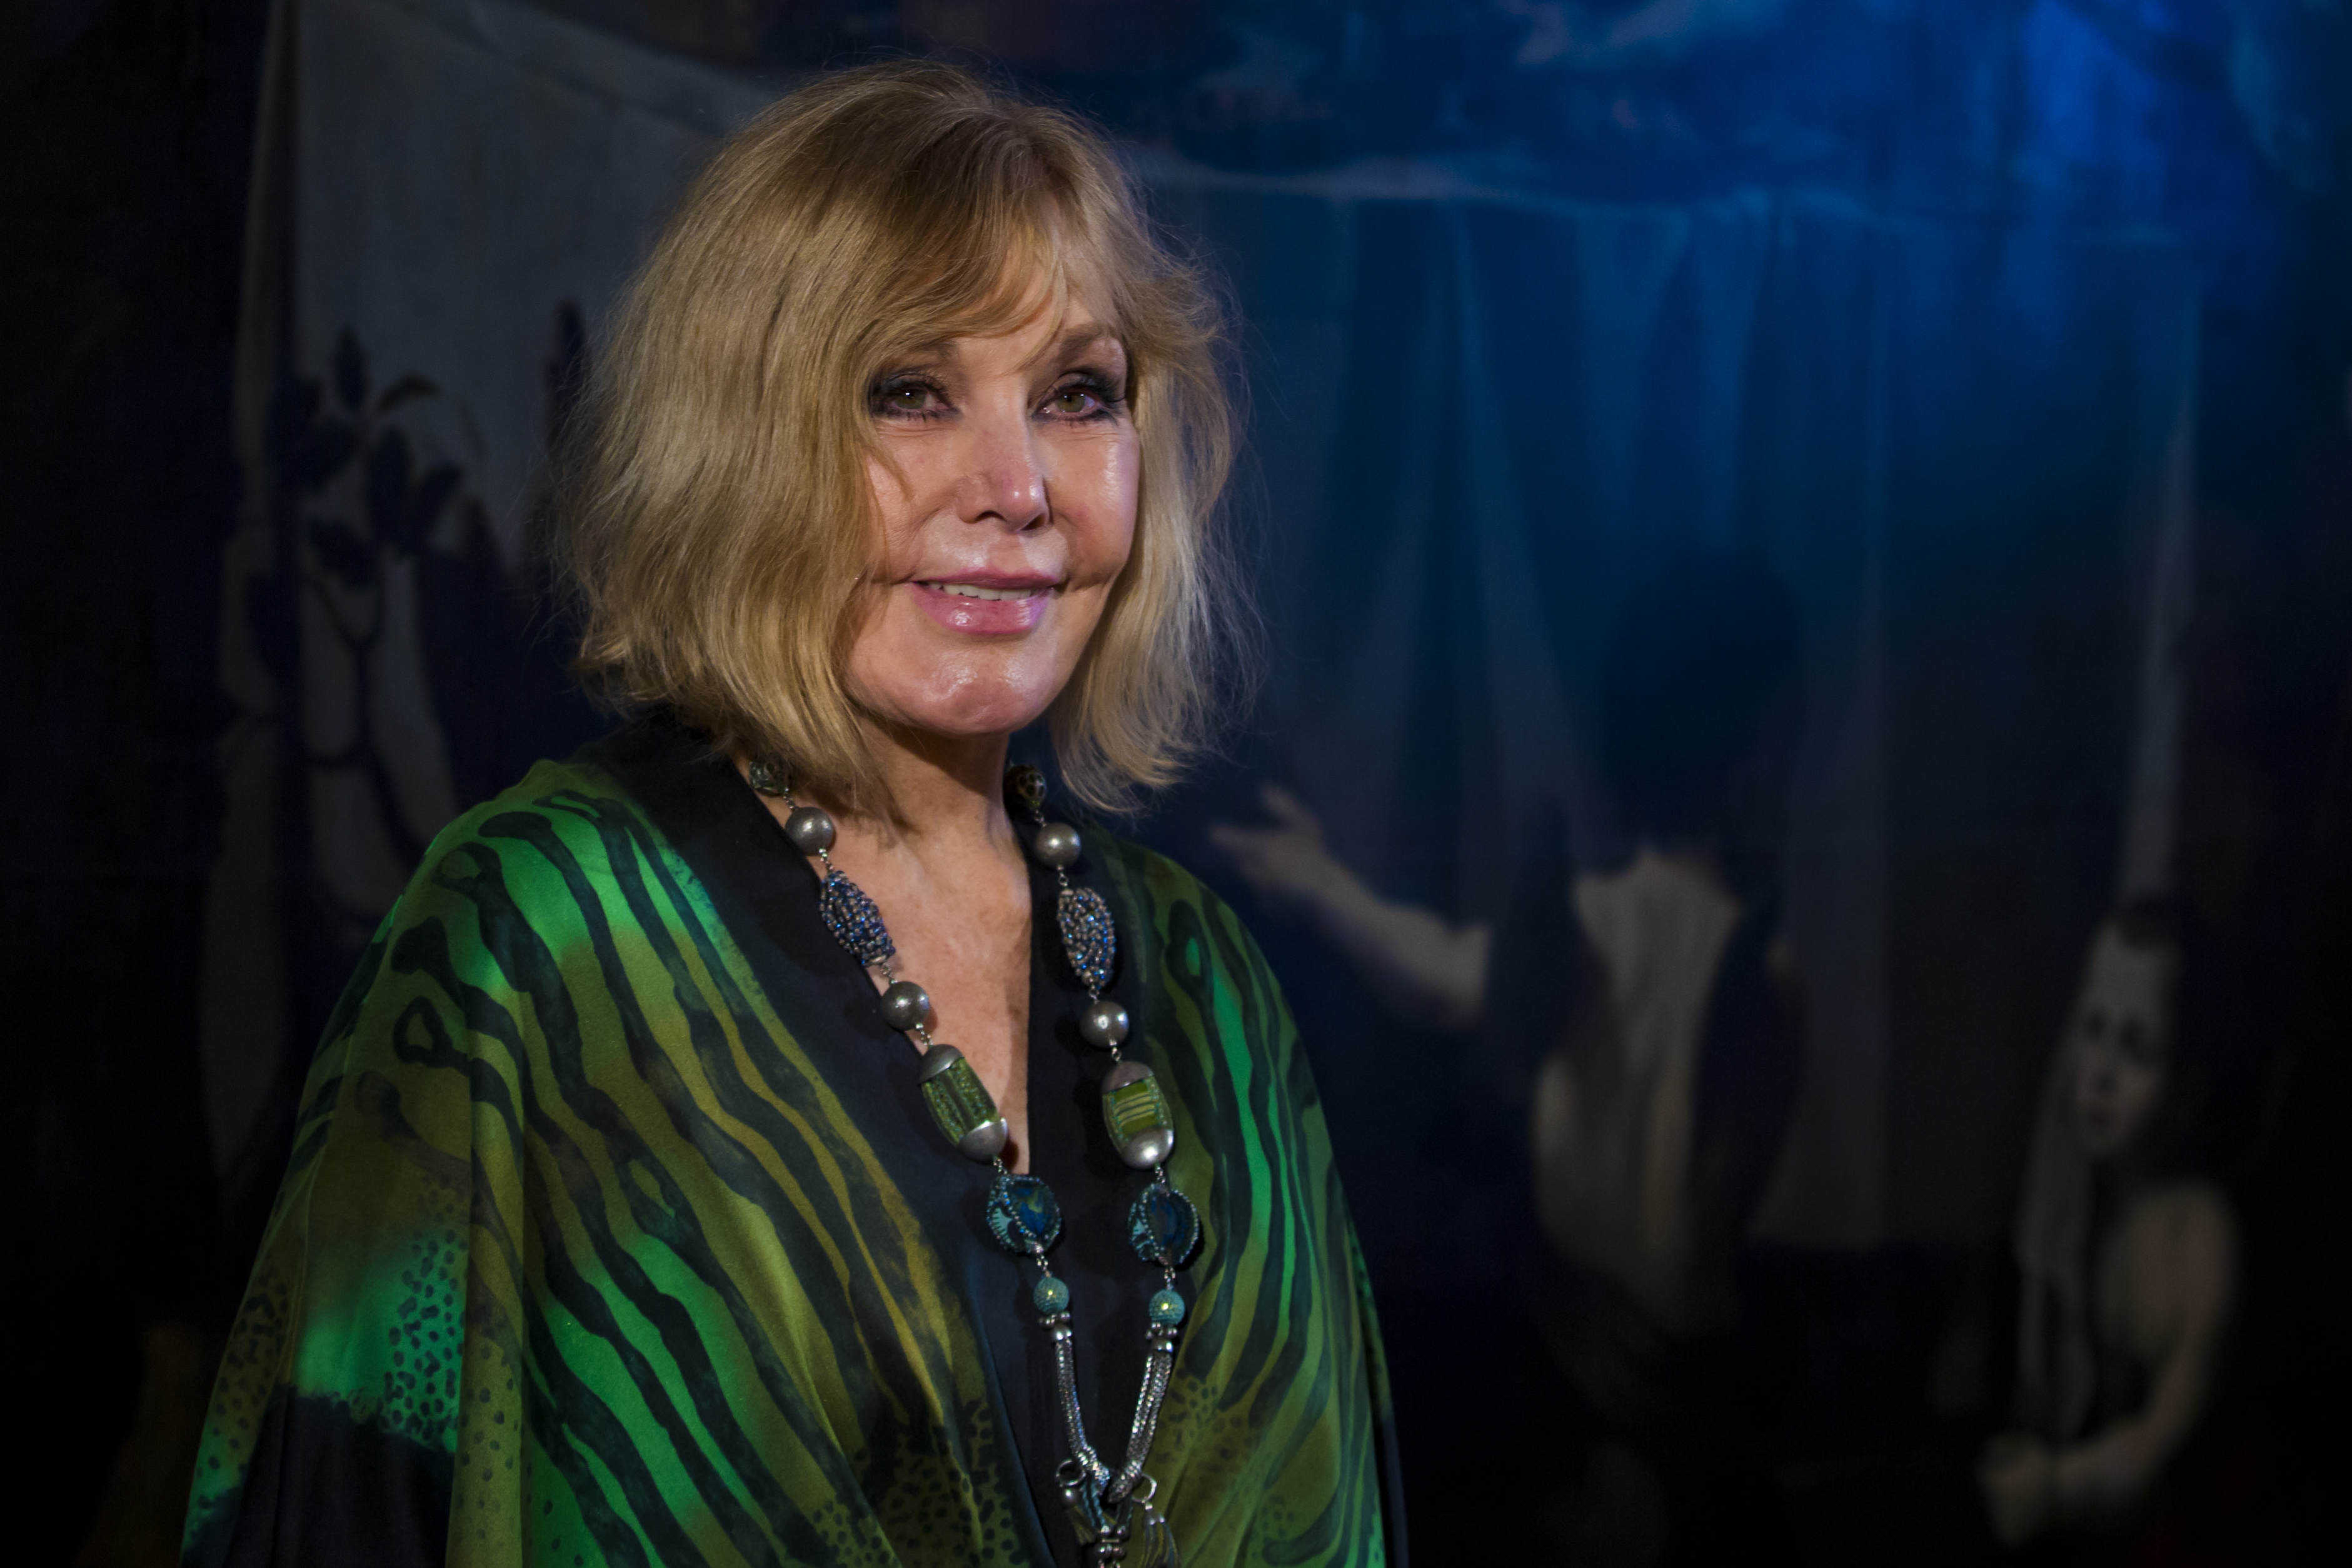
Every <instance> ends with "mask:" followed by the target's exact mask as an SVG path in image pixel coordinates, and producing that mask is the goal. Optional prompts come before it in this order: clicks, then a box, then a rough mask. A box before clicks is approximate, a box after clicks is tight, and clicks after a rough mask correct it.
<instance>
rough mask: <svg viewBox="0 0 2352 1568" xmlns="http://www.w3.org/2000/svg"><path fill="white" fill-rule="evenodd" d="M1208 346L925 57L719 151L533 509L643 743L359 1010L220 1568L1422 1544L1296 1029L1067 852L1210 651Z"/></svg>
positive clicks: (1194, 705) (245, 1320)
mask: <svg viewBox="0 0 2352 1568" xmlns="http://www.w3.org/2000/svg"><path fill="white" fill-rule="evenodd" d="M1214 326H1215V322H1214V319H1213V312H1212V311H1211V310H1210V309H1209V307H1208V305H1207V303H1206V301H1205V299H1204V296H1203V294H1202V290H1201V288H1200V285H1199V283H1198V282H1197V281H1196V279H1194V278H1193V277H1192V274H1191V273H1189V272H1188V271H1187V270H1186V269H1185V268H1182V267H1181V266H1179V265H1177V264H1175V263H1174V262H1172V261H1171V259H1170V258H1169V257H1168V256H1167V255H1166V254H1165V253H1164V252H1163V251H1162V250H1161V249H1160V247H1158V246H1157V245H1156V244H1155V243H1154V241H1153V239H1152V238H1151V237H1150V232H1149V230H1148V229H1147V227H1146V226H1145V225H1144V223H1143V221H1142V219H1141V218H1140V217H1139V213H1138V209H1137V206H1136V203H1135V199H1134V196H1133V195H1132V194H1131V193H1130V191H1129V188H1128V186H1127V184H1126V183H1125V181H1124V180H1123V178H1122V176H1121V174H1120V173H1119V171H1118V167H1117V165H1116V164H1115V163H1114V162H1113V161H1112V158H1111V156H1110V155H1109V153H1108V151H1107V150H1106V148H1105V147H1104V146H1103V144H1102V143H1101V142H1099V140H1098V139H1097V137H1096V136H1095V135H1094V134H1092V133H1091V132H1088V131H1087V130H1085V129H1084V128H1082V127H1081V126H1079V125H1078V124H1076V122H1074V121H1071V120H1069V119H1068V118H1066V117H1065V116H1062V115H1060V114H1057V113H1054V112H1050V111H1047V110H1041V109H1038V108H1035V107H1032V106H1028V105H1024V104H1022V103H1020V102H1017V101H1013V100H1008V99H1006V98H1004V97H1002V96H1000V95H997V94H995V93H993V92H992V91H991V90H989V89H986V88H984V87H983V86H982V85H981V84H980V83H978V82H976V81H975V80H974V79H971V78H970V77H968V76H966V75H964V74H962V73H960V72H958V71H955V70H952V69H950V68H943V67H938V66H932V65H925V64H898V65H893V66H887V67H881V68H867V69H864V70H860V71H854V72H849V73H846V74H844V75H840V76H835V77H833V78H830V79H826V80H824V81H823V82H821V83H818V84H816V85H814V86H812V87H810V88H808V89H803V91H801V92H798V93H795V94H794V95H793V96H792V97H790V98H788V99H786V100H783V101H782V102H781V103H779V104H777V105H776V106H775V107H774V108H773V109H772V110H770V111H769V112H768V113H766V114H765V115H763V116H762V117H761V119H760V120H759V121H756V122H755V123H753V124H752V125H751V127H750V128H749V129H748V130H746V131H745V132H742V133H741V134H740V135H739V136H738V137H736V138H735V139H734V140H733V141H732V142H730V144H729V145H728V146H727V147H726V148H725V149H724V150H722V151H721V152H720V153H719V155H718V157H717V159H716V160H715V161H714V162H713V163H712V164H711V165H710V167H709V169H708V170H707V171H705V173H704V174H702V175H701V177H700V178H699V180H698V182H697V183H696V184H695V185H694V187H693V189H692V190H691V191H690V192H689V194H688V196H687V198H686V200H685V202H684V204H683V205H682V206H681V208H680V210H679V212H678V213H677V216H676V217H675V218H674V219H673V221H672V222H671V224H670V226H669V228H668V229H667V232H666V233H665V235H664V236H663V237H662V239H661V241H660V242H659V244H658V246H657V247H656V251H655V254H654V256H653V258H652V259H651V261H650V262H649V263H648V264H647V266H646V269H645V271H644V273H643V275H642V276H641V277H640V278H639V279H638V280H637V282H636V284H635V288H634V289H633V292H632V294H631V296H630V298H629V300H628V302H627V305H626V308H625V310H624V312H623V314H622V317H621V320H620V322H619V324H618V326H617V329H616V331H615V333H614V342H613V343H612V345H611V347H610V350H609V352H608V353H607V354H606V355H605V357H604V362H603V364H602V366H601V371H600V376H601V380H600V383H599V384H598V386H597V387H596V388H595V390H594V393H593V397H592V400H591V404H590V413H589V417H588V419H587V420H586V423H585V425H584V427H583V428H584V434H583V437H581V441H580V445H579V447H578V449H577V451H576V452H575V453H574V455H573V457H572V461H571V464H570V467H569V470H568V472H567V476H566V480H567V488H566V493H565V499H564V507H563V518H564V528H565V530H566V531H565V534H564V536H563V541H562V551H563V556H564V560H565V563H566V564H567V566H568V568H569V571H570V574H571V577H572V582H573V584H575V586H576V589H577V593H578V597H579V603H580V606H581V609H582V612H583V619H584V625H585V635H584V637H583V647H582V652H581V665H582V668H583V670H584V671H585V672H587V673H588V674H590V675H591V676H592V677H593V678H594V679H596V680H597V681H598V682H599V683H600V685H601V686H602V687H603V689H604V690H605V691H607V692H608V693H610V694H611V695H612V696H613V697H614V699H615V700H618V701H619V702H621V703H622V704H624V705H625V707H626V708H628V709H629V710H632V711H633V712H634V713H635V715H636V718H635V722H634V723H633V724H632V725H631V726H630V727H628V728H627V729H625V731H623V732H621V733H620V734H619V735H618V736H617V737H616V738H614V739H613V740H611V741H608V742H603V743H601V744H599V745H597V746H595V747H592V748H590V749H589V750H588V751H586V752H583V753H582V754H580V755H579V756H577V757H575V758H573V759H572V761H570V762H568V763H560V764H557V763H541V765H540V766H538V767H537V768H535V769H534V770H533V771H532V772H531V773H530V776H529V777H527V778H526V779H524V780H523V782H522V783H521V784H519V785H517V786H516V787H515V788H514V789H512V790H510V791H509V792H508V793H507V794H506V795H502V796H500V797H499V799H497V800H494V801H492V802H490V803H489V804H488V805H484V806H481V807H479V808H478V809H476V810H475V811H472V812H470V813H468V814H467V816H463V817H461V818H460V819H459V820H458V821H457V822H456V823H455V824H453V825H452V826H450V827H449V828H448V829H447V830H446V832H444V833H443V834H442V835H441V837H439V838H438V839H437V840H436V843H435V844H434V845H433V847H432V848H431V850H430V851H429V852H428V853H427V855H426V856H425V862H424V865H423V866H422V868H420V870H419V871H418V873H417V876H416V878H415V880H414V881H413V882H412V883H411V885H410V887H409V889H408V890H407V891H406V893H405V894H404V895H403V897H402V899H401V900H400V902H399V904H398V905H397V906H396V907H395V908H394V910H393V911H392V913H391V915H390V916H389V917H388V918H387V919H386V921H384V924H383V930H382V931H381V932H380V934H379V936H378V939H377V941H376V942H375V944H374V946H373V948H372V949H371V951H370V952H369V954H368V956H367V957H366V959H365V961H364V962H363V963H362V966H361V969H360V972H359V973H358V974H357V976H355V977H354V979H353V980H352V984H351V987H350V990H349V991H348V993H347V994H346V995H345V998H344V1001H343V1003H342V1004H341V1007H340V1008H339V1010H338V1011H337V1013H336V1016H335V1017H334V1018H333V1020H332V1022H331V1025H330V1026H329V1028H328V1031H327V1036H326V1038H325V1040H324V1042H323V1043H322V1045H321V1047H320V1052H319V1057H318V1060H317V1064H316V1066H315V1067H314V1068H313V1069H312V1072H311V1078H310V1086H309V1089H308V1092H307V1094H306V1096H305V1101H306V1103H305V1109H304V1111H303V1114H302V1121H301V1123H300V1126H299V1130H298V1133H297V1139H296V1152H295V1154H294V1157H293V1160H292V1163H291V1165H290V1167H289V1171H288V1173H287V1177H286V1183H285V1186H284V1189H283V1191H282V1193H281V1194H280V1197H279V1201H278V1208H277V1212H276V1215H275V1216H274V1218H273V1220H272V1222H271V1227H270V1230H269V1233H268V1239H267V1241H266V1243H265V1245H264V1247H263V1250H262V1254H261V1257H260V1258H259V1261H258V1263H257V1266H256V1268H255V1270H254V1275H253V1281H252V1284H251V1287H250V1289H249V1290H248V1292H247V1297H246V1301H245V1305H244V1308H243V1310H242V1312H241V1314H240V1317H239V1319H238V1321H237V1326H236V1333H235V1336H234V1339H233V1341H232V1344H231V1348H230V1351H229V1353H228V1356H227V1359H226V1363H225V1365H224V1367H223V1370H222V1373H221V1377H220V1382H219V1384H218V1387H217V1389H216V1391H215V1395H214V1399H213V1407H212V1413H211V1417H210V1421H209V1424H208V1426H207V1429H206V1433H205V1447H204V1452H203V1457H202V1458H201V1460H200V1462H199V1468H198V1472H197V1479H196V1489H195V1493H194V1500H193V1503H192V1507H191V1512H190V1518H189V1525H188V1537H187V1542H188V1546H187V1560H188V1561H189V1562H191V1563H205V1564H213V1563H226V1564H238V1565H244V1564H259V1563H302V1564H306V1565H309V1564H334V1563H371V1564H373V1563H383V1564H408V1563H443V1562H448V1563H501V1564H512V1563H532V1564H539V1563H545V1564H551V1565H552V1564H574V1563H678V1564H683V1563H828V1564H831V1563H842V1564H849V1563H876V1564H883V1563H942V1564H944V1563H956V1564H998V1563H1004V1564H1011V1563H1024V1564H1028V1563H1110V1562H1125V1563H1174V1562H1177V1561H1179V1559H1180V1555H1181V1559H1182V1560H1184V1561H1189V1562H1192V1563H1216V1564H1225V1563H1285V1564H1310V1563H1375V1562H1380V1561H1382V1560H1383V1558H1384V1555H1394V1554H1396V1553H1397V1544H1396V1542H1394V1541H1393V1539H1392V1538H1391V1534H1390V1532H1391V1531H1392V1530H1393V1529H1394V1527H1395V1522H1396V1513H1395V1510H1394V1500H1393V1490H1392V1485H1391V1481H1390V1480H1389V1479H1388V1478H1389V1477H1390V1475H1391V1465H1390V1463H1389V1459H1388V1456H1389V1455H1390V1453H1391V1446H1390V1443H1389V1439H1388V1437H1387V1436H1386V1406H1387V1400H1386V1392H1385V1389H1384V1387H1383V1385H1382V1383H1381V1372H1380V1366H1381V1360H1380V1352H1379V1341H1378V1333H1377V1330H1376V1328H1375V1326H1374V1322H1373V1319H1372V1315H1371V1310H1370V1303H1369V1300H1368V1298H1367V1296H1366V1293H1365V1290H1364V1285H1363V1279H1362V1273H1361V1268H1360V1263H1359V1261H1358V1258H1357V1254H1356V1249H1355V1246H1354V1241H1353V1237H1352V1235H1351V1233H1350V1230H1349V1221H1348V1217H1347V1213H1346V1210H1345V1207H1344V1205H1343V1204H1342V1202H1341V1199H1340V1195H1339V1184H1338V1182H1337V1179H1336V1177H1335V1175H1334V1173H1333V1171H1332V1165H1331V1155H1330V1149H1329V1145H1328V1141H1327V1138H1326V1135H1325V1130H1324V1126H1323V1121H1322V1113H1321V1110H1320V1109H1319V1108H1318V1102H1317V1099H1316V1094H1315V1088H1314V1084H1313V1081H1312V1079H1311V1078H1310V1077H1309V1075H1308V1073H1307V1066H1306V1063H1305V1060H1304V1058H1302V1057H1301V1055H1300V1054H1299V1052H1298V1050H1297V1045H1296V1041H1295V1037H1294V1033H1293V1030H1292V1026H1291V1022H1290V1018H1289V1016H1288V1014H1287V1012H1286V1009H1285V1007H1284V1005H1283V1002H1282V998H1281V994H1280V993H1279V991H1278V990H1277V988H1276V985H1275V984H1274V981H1273V978H1272V976H1271V975H1270V974H1269V973H1267V972H1266V968H1265V962H1264V960H1263V958H1262V957H1261V956H1260V955H1259V952H1258V950H1257V948H1256V946H1255V943H1254V942H1252V941H1251V940H1250V938H1249V936H1248V934H1247V933H1246V932H1245V931H1243V930H1242V928H1241V926H1240V925H1239V924H1238V923H1237V922H1236V921H1235V920H1234V916H1233V914H1232V912H1231V911H1230V910H1227V909H1226V908H1225V907H1224V906H1223V905H1222V904H1221V903H1219V902H1218V901H1217V900H1215V899H1214V898H1213V897H1212V896H1211V895H1209V894H1208V893H1207V892H1206V891H1205V890H1203V889H1202V887H1201V886H1200V884H1199V883H1197V882H1196V881H1194V880H1193V879H1192V877H1190V876H1189V875H1187V874H1186V873H1185V872H1184V871H1182V870H1181V869H1180V868H1177V867H1175V866H1173V865H1171V864H1169V863H1168V862H1167V861H1165V860H1162V859H1160V858H1156V857H1154V856H1151V855H1149V854H1146V853H1144V852H1142V851H1140V850H1139V849H1137V848H1134V847H1131V846H1129V845H1127V844H1125V843H1122V842H1121V841H1119V840H1118V838H1116V837H1112V836H1111V835H1109V834H1108V833H1106V832H1104V831H1102V830H1101V829H1099V828H1098V827H1097V826H1093V825H1092V824H1091V823H1088V822H1086V821H1085V820H1084V816H1083V813H1084V810H1085V808H1087V807H1093V808H1096V809H1097V810H1099V809H1101V808H1105V807H1116V806H1117V805H1120V804H1121V803H1122V802H1124V801H1126V800H1128V799H1129V798H1131V797H1132V795H1134V793H1135V792H1136V791H1138V790H1140V789H1143V788H1147V787H1150V786H1152V785H1156V784H1162V783H1164V782H1166V781H1167V780H1168V779H1170V778H1171V776H1173V775H1174V773H1175V772H1176V770H1177V768H1178V766H1179V765H1180V764H1181V762H1182V761H1183V760H1184V759H1185V757H1186V756H1187V754H1188V753H1189V752H1192V750H1194V749H1195V748H1196V747H1197V745H1198V744H1199V742H1200V740H1201V736H1202V724H1203V721H1204V720H1205V718H1206V717H1207V710H1208V705H1209V703H1210V701H1211V694H1212V692H1213V689H1214V687H1215V684H1216V681H1217V679H1218V673H1219V668H1218V667H1219V661H1220V659H1221V658H1222V657H1223V650H1224V649H1225V648H1227V647H1229V646H1230V643H1229V640H1228V639H1227V637H1225V636H1224V628H1225V625H1226V623H1227V621H1228V619H1229V617H1230V612H1231V609H1232V584H1231V583H1230V581H1229V580H1228V578H1227V577H1226V576H1225V575H1224V568H1223V557H1222V555H1221V553H1220V552H1219V549H1218V545H1217V542H1216V536H1215V534H1214V532H1213V530H1212V526H1211V522H1212V518H1213V506H1214V503H1215V500H1216V497H1217V492H1218V489H1219V487H1220V485H1221V483H1222V481H1223V478H1224V473H1225V468H1226V463H1227V457H1228V438H1227V427H1226V411H1225V405H1224V402H1223V395H1222V392H1221V390H1220V384H1219V382H1218V379H1217V377H1216V374H1215V373H1214V369H1213V363H1212V360H1211V350H1212V347H1213V331H1214ZM1041 718H1043V719H1046V720H1049V721H1050V722H1051V730H1052V735H1053V738H1054V749H1055V757H1056V761H1057V763H1058V771H1059V773H1060V774H1061V776H1062V779H1063V781H1064V782H1063V784H1061V785H1060V787H1059V792H1058V794H1059V796H1060V798H1055V796H1054V795H1049V794H1048V793H1047V792H1046V791H1045V788H1044V784H1043V780H1042V778H1041V776H1040V775H1038V774H1036V773H1034V772H1032V771H1028V770H1021V769H1015V770H1013V771H1012V772H1011V773H1008V771H1007V768H1006V752H1007V744H1008V739H1009V737H1010V736H1011V735H1012V734H1013V731H1017V730H1020V729H1023V728H1024V727H1025V726H1027V725H1029V724H1031V723H1032V722H1034V721H1037V720H1039V719H1041ZM1074 819H1076V820H1075V821H1074Z"/></svg>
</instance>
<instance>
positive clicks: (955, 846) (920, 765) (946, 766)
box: [835, 731, 1020, 860]
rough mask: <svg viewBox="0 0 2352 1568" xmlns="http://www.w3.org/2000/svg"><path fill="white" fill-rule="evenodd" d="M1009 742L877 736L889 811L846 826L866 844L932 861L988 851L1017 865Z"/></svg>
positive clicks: (850, 818)
mask: <svg viewBox="0 0 2352 1568" xmlns="http://www.w3.org/2000/svg"><path fill="white" fill-rule="evenodd" d="M1010 742H1011V737H1010V736H1006V735H935V734H930V733H928V732H926V731H879V732H877V734H876V736H875V748H874V750H875V761H876V762H877V763H878V764H879V773H880V775H881V777H880V783H881V784H882V792H883V798H884V799H887V801H888V802H889V805H890V809H889V810H887V812H882V811H876V812H859V811H852V812H849V813H846V814H842V813H836V814H835V815H836V816H843V815H845V816H846V818H847V824H846V825H854V827H855V829H856V831H857V832H858V833H859V835H860V836H861V837H871V838H873V839H874V840H876V841H877V843H879V844H881V845H884V846H887V847H892V848H895V849H900V850H906V851H911V852H913V853H914V854H916V855H917V856H919V857H921V858H929V857H930V856H931V855H933V854H934V853H937V852H939V851H942V850H944V851H946V852H948V853H950V854H954V853H959V852H961V853H969V852H970V851H971V849H972V848H974V847H980V846H985V847H988V848H989V849H991V850H993V851H995V852H997V853H998V854H1000V855H1001V854H1003V853H1005V852H1007V851H1009V852H1011V854H1012V855H1013V858H1015V859H1016V860H1017V859H1018V858H1019V857H1020V851H1019V847H1018V844H1017V841H1016V840H1015V838H1014V837H1013V821H1012V818H1011V817H1010V816H1008V815H1007V814H1006V812H1005V809H1004V758H1005V752H1006V750H1007V748H1008V746H1009V744H1010Z"/></svg>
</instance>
